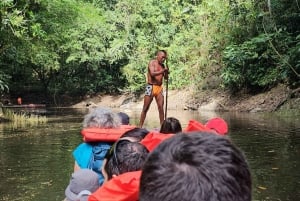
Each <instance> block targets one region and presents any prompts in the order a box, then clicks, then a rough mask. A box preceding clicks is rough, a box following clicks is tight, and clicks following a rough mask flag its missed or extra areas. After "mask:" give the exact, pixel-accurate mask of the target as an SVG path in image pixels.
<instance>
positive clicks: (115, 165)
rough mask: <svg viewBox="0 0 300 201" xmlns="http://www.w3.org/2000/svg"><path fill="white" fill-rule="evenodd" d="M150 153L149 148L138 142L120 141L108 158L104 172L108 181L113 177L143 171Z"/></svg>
mask: <svg viewBox="0 0 300 201" xmlns="http://www.w3.org/2000/svg"><path fill="white" fill-rule="evenodd" d="M148 153H149V151H148V150H147V148H146V147H145V146H144V145H142V144H140V143H138V142H131V141H129V140H128V139H120V140H118V141H117V142H116V143H115V144H114V145H113V147H112V149H111V150H110V151H109V152H108V154H107V157H106V159H107V162H106V164H105V166H104V170H105V171H106V173H107V176H108V179H111V178H112V176H113V175H119V174H123V173H126V172H132V171H137V170H141V169H142V167H143V165H144V163H145V161H146V158H147V156H148Z"/></svg>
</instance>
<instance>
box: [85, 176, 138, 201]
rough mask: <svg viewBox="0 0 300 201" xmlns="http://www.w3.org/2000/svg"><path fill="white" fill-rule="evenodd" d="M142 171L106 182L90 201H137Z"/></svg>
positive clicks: (92, 195)
mask: <svg viewBox="0 0 300 201" xmlns="http://www.w3.org/2000/svg"><path fill="white" fill-rule="evenodd" d="M141 174H142V171H134V172H126V173H124V174H121V175H118V176H116V177H113V178H112V179H111V180H109V181H107V182H105V183H104V184H103V185H102V186H101V187H100V188H98V190H97V191H96V192H94V193H92V194H91V195H90V196H89V197H88V201H112V200H113V201H137V200H138V197H139V186H140V177H141Z"/></svg>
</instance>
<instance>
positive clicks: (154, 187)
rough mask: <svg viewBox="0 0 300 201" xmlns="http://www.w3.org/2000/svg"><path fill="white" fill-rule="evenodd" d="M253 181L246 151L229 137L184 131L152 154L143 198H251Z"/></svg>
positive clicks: (144, 173) (205, 200)
mask: <svg viewBox="0 0 300 201" xmlns="http://www.w3.org/2000/svg"><path fill="white" fill-rule="evenodd" d="M251 183H252V182H251V174H250V170H249V166H248V164H247V161H246V159H245V157H244V155H243V153H242V152H241V151H240V150H239V149H238V148H237V147H236V146H235V145H234V144H232V142H231V141H230V140H229V139H228V138H227V137H224V136H219V135H212V134H211V133H205V132H195V133H189V134H186V133H182V134H177V135H174V136H173V137H171V138H169V139H166V140H164V141H163V142H162V143H161V144H159V145H158V146H157V147H156V149H155V150H154V151H153V152H151V153H150V154H149V156H148V159H147V161H146V163H145V165H144V167H143V169H142V175H141V180H140V191H139V201H157V200H163V201H229V200H230V201H251Z"/></svg>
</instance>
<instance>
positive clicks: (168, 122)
mask: <svg viewBox="0 0 300 201" xmlns="http://www.w3.org/2000/svg"><path fill="white" fill-rule="evenodd" d="M159 132H160V133H166V134H169V133H179V132H182V128H181V124H180V122H179V120H178V119H176V118H174V117H168V118H166V119H165V120H164V121H163V123H162V124H161V127H160V131H159Z"/></svg>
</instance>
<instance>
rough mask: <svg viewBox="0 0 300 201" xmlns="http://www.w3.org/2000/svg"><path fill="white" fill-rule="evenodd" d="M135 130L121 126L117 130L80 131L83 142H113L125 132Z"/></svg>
mask: <svg viewBox="0 0 300 201" xmlns="http://www.w3.org/2000/svg"><path fill="white" fill-rule="evenodd" d="M134 128H136V126H132V125H121V126H120V127H119V128H84V129H82V130H81V134H82V136H83V141H85V142H97V141H101V142H115V141H117V140H118V139H119V138H120V137H121V135H123V134H124V133H125V132H126V131H129V130H131V129H134Z"/></svg>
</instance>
